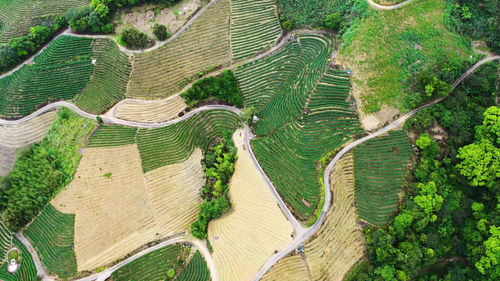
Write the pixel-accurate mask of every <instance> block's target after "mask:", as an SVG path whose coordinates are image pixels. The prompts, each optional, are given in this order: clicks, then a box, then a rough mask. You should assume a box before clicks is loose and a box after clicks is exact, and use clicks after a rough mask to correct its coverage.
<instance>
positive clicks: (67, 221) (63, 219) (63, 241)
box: [24, 204, 76, 278]
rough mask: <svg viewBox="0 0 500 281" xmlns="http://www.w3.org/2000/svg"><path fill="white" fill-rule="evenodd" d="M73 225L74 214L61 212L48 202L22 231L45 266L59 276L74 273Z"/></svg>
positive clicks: (63, 276) (67, 275)
mask: <svg viewBox="0 0 500 281" xmlns="http://www.w3.org/2000/svg"><path fill="white" fill-rule="evenodd" d="M74 226H75V215H72V214H63V213H61V212H59V211H58V210H56V208H54V207H53V206H52V205H51V204H48V205H47V207H45V209H44V210H43V211H42V212H41V213H40V215H38V217H36V218H35V220H34V221H33V222H32V223H31V224H30V225H29V226H28V228H26V230H25V231H24V234H25V235H26V237H28V238H29V239H30V240H31V242H32V243H33V246H34V247H35V249H36V250H37V252H38V253H39V255H40V259H41V261H42V263H43V264H44V265H45V267H46V268H47V269H48V270H49V272H53V273H55V274H57V276H59V277H60V278H68V277H71V276H73V275H75V273H76V257H75V252H74V250H73V240H74Z"/></svg>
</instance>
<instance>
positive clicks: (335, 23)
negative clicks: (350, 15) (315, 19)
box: [325, 13, 342, 29]
mask: <svg viewBox="0 0 500 281" xmlns="http://www.w3.org/2000/svg"><path fill="white" fill-rule="evenodd" d="M341 22H342V16H341V15H340V14H339V13H333V14H329V15H327V16H326V18H325V26H326V27H328V28H329V29H338V28H339V27H340V23H341Z"/></svg>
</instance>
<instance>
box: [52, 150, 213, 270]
mask: <svg viewBox="0 0 500 281" xmlns="http://www.w3.org/2000/svg"><path fill="white" fill-rule="evenodd" d="M201 157H202V154H201V151H200V150H199V149H197V150H195V151H194V152H193V154H192V155H191V156H190V157H189V158H188V159H187V160H186V161H184V162H181V163H178V164H174V165H169V166H165V167H162V168H158V169H155V170H153V171H151V172H149V173H147V174H144V173H143V172H142V167H141V159H140V156H139V151H138V149H137V146H136V145H135V144H131V145H123V146H115V147H100V148H87V149H86V150H85V152H84V155H83V157H82V159H81V161H80V165H79V167H78V169H77V172H76V174H75V178H74V180H73V182H71V183H70V184H69V185H68V186H67V187H66V188H65V189H63V190H62V191H61V192H60V193H59V194H58V195H57V196H56V198H55V199H54V200H53V201H52V204H53V205H54V207H56V208H57V209H58V210H60V211H61V212H65V213H71V214H75V253H76V259H77V264H78V271H82V270H92V269H95V268H97V267H99V266H102V265H105V264H109V263H111V262H113V261H115V260H117V259H119V258H121V257H123V256H125V255H127V254H128V253H130V252H132V251H133V250H135V249H137V248H139V247H140V246H142V245H144V244H146V243H148V242H150V241H153V240H155V239H159V238H162V237H165V236H169V235H172V234H174V233H179V232H183V231H185V230H186V229H187V228H188V226H189V225H190V224H191V222H192V221H194V220H195V218H196V214H197V211H198V206H199V204H200V203H201V198H200V196H199V189H200V188H201V186H202V185H203V183H204V180H203V172H202V167H201V164H200V160H201ZM118 198H119V200H118Z"/></svg>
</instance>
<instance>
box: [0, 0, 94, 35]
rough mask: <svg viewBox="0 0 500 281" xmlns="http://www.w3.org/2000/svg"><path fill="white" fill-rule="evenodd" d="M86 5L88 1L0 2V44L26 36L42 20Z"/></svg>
mask: <svg viewBox="0 0 500 281" xmlns="http://www.w3.org/2000/svg"><path fill="white" fill-rule="evenodd" d="M87 4H90V0H64V1H61V0H0V22H1V23H2V24H1V25H0V44H5V43H7V42H9V40H10V39H12V38H14V37H19V36H23V35H26V34H28V31H29V28H30V26H33V25H36V24H41V23H42V22H43V21H44V19H43V18H46V17H50V16H56V15H62V14H64V13H65V12H66V11H67V10H68V9H70V8H73V7H79V6H83V5H87Z"/></svg>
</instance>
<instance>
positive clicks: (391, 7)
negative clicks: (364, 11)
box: [368, 0, 415, 10]
mask: <svg viewBox="0 0 500 281" xmlns="http://www.w3.org/2000/svg"><path fill="white" fill-rule="evenodd" d="M413 1H415V0H406V1H404V2H401V3H399V4H394V5H380V4H377V3H375V2H373V0H368V4H369V5H370V6H372V8H375V9H378V10H394V9H398V8H401V7H403V6H405V5H408V4H410V3H411V2H413Z"/></svg>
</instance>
